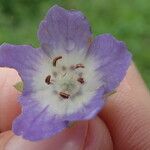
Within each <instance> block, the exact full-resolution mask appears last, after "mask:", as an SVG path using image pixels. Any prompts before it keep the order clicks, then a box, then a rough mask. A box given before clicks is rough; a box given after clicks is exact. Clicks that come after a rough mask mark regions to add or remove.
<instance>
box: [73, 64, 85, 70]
mask: <svg viewBox="0 0 150 150" xmlns="http://www.w3.org/2000/svg"><path fill="white" fill-rule="evenodd" d="M77 68H85V67H84V65H83V64H76V66H75V69H77Z"/></svg>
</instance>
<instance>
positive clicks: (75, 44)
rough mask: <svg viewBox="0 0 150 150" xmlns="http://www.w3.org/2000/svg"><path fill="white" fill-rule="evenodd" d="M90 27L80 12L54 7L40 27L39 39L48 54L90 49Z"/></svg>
mask: <svg viewBox="0 0 150 150" xmlns="http://www.w3.org/2000/svg"><path fill="white" fill-rule="evenodd" d="M91 36H92V35H91V32H90V26H89V24H88V22H87V20H86V18H85V17H84V15H83V14H82V13H81V12H80V11H74V10H70V11H69V10H65V9H64V8H61V7H59V6H57V5H55V6H53V7H52V8H51V9H50V10H49V12H48V14H47V16H46V18H45V20H43V21H42V22H41V24H40V27H39V32H38V37H39V40H40V42H41V47H42V48H43V49H44V50H45V52H46V53H48V54H49V53H50V52H51V50H53V49H55V50H57V49H63V50H67V51H71V50H81V49H86V50H87V48H88V47H89V42H90V39H91Z"/></svg>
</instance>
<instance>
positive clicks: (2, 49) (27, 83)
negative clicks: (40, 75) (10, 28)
mask: <svg viewBox="0 0 150 150" xmlns="http://www.w3.org/2000/svg"><path fill="white" fill-rule="evenodd" d="M43 54H44V53H43V52H42V51H41V50H40V49H35V48H33V47H31V46H28V45H11V44H3V45H1V46H0V67H9V68H14V69H16V70H17V71H18V73H19V75H20V77H21V78H22V80H23V82H24V91H26V90H28V91H32V86H31V83H32V82H31V81H32V79H33V77H34V75H35V73H36V72H37V67H38V61H39V59H40V58H41V56H42V55H43Z"/></svg>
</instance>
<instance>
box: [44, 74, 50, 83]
mask: <svg viewBox="0 0 150 150" xmlns="http://www.w3.org/2000/svg"><path fill="white" fill-rule="evenodd" d="M45 83H47V84H48V85H49V84H51V75H48V76H47V77H46V79H45Z"/></svg>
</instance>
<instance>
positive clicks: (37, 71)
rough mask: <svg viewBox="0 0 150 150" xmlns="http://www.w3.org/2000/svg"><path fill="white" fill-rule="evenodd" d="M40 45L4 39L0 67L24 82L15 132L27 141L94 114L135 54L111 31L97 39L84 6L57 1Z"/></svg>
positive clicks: (44, 25)
mask: <svg viewBox="0 0 150 150" xmlns="http://www.w3.org/2000/svg"><path fill="white" fill-rule="evenodd" d="M38 38H39V41H40V44H41V47H40V48H33V47H32V46H28V45H11V44H2V45H1V46H0V66H1V67H9V68H14V69H16V70H17V71H18V73H19V75H20V77H21V78H22V81H23V83H24V89H23V92H22V95H21V97H20V99H19V102H20V103H21V105H22V113H21V115H20V116H19V117H18V118H17V119H16V120H15V121H14V122H13V127H12V128H13V131H14V133H15V134H17V135H21V136H23V138H25V139H28V140H33V141H35V140H40V139H44V138H48V137H51V136H52V135H54V134H56V133H58V132H60V131H62V130H63V129H64V128H66V127H68V125H69V123H70V122H73V121H76V120H87V119H91V118H93V117H94V116H96V114H97V113H98V112H99V111H100V110H101V109H102V107H103V106H104V103H105V102H104V95H105V94H107V93H110V92H112V91H113V90H114V89H115V88H116V87H117V86H118V85H119V83H120V81H121V80H122V79H123V77H124V76H125V73H126V70H127V69H128V66H129V64H130V61H131V55H130V53H129V52H128V50H127V47H126V46H125V44H124V43H123V42H121V41H118V40H116V39H115V38H114V37H113V36H112V35H110V34H103V35H99V36H97V37H96V38H94V39H93V36H92V33H91V32H90V26H89V24H88V22H87V20H86V18H85V17H84V15H83V14H82V13H81V12H80V11H74V10H71V11H68V10H65V9H63V8H61V7H59V6H53V7H52V8H51V9H50V10H49V12H48V14H47V16H46V17H45V19H44V20H43V21H42V22H41V24H40V27H39V31H38Z"/></svg>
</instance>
